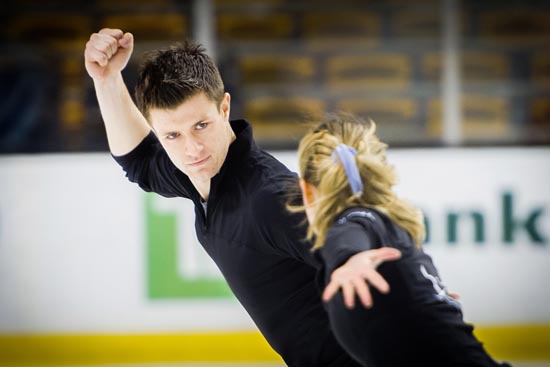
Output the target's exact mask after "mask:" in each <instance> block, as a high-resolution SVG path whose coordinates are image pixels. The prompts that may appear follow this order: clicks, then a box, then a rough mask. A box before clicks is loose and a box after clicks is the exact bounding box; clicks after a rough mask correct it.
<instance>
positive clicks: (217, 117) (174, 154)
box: [149, 93, 234, 186]
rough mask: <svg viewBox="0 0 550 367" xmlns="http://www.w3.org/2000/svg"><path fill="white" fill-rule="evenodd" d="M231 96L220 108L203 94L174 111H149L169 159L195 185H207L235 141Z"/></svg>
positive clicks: (227, 96) (225, 96) (225, 99)
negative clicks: (230, 111) (231, 116)
mask: <svg viewBox="0 0 550 367" xmlns="http://www.w3.org/2000/svg"><path fill="white" fill-rule="evenodd" d="M229 106H230V96H229V94H228V93H225V95H224V98H223V100H222V102H221V105H220V108H219V109H218V106H217V105H216V103H215V102H213V101H211V100H210V99H208V97H207V96H206V95H205V94H204V93H199V94H196V95H194V96H193V97H191V98H189V99H188V100H187V101H186V102H184V103H182V104H181V105H179V106H178V107H177V108H175V109H151V111H150V114H149V116H150V120H151V125H152V127H153V129H154V130H155V132H156V134H157V137H158V139H159V141H160V143H161V144H162V146H163V147H164V149H165V150H166V152H167V153H168V156H169V157H170V160H171V161H172V162H173V163H174V164H175V165H176V167H177V168H179V169H180V170H181V171H182V172H183V173H185V174H186V175H187V176H188V177H189V179H190V180H191V182H192V183H193V184H194V185H195V186H196V185H197V184H198V185H204V184H205V183H209V182H210V179H211V178H212V177H214V176H215V175H216V174H217V173H218V172H219V170H220V168H221V166H222V165H223V162H224V161H225V157H226V156H227V151H228V149H229V145H230V144H231V142H232V141H233V139H234V134H233V130H232V129H231V126H230V124H229Z"/></svg>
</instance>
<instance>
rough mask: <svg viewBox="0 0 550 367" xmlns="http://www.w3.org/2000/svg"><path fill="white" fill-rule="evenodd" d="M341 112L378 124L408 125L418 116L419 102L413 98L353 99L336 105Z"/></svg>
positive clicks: (341, 101)
mask: <svg viewBox="0 0 550 367" xmlns="http://www.w3.org/2000/svg"><path fill="white" fill-rule="evenodd" d="M336 108H337V109H338V110H341V111H345V112H351V113H353V114H356V115H358V116H361V117H362V118H364V119H367V118H370V119H372V120H374V122H375V123H377V124H407V123H410V122H411V121H412V120H414V119H415V118H416V116H417V114H418V104H417V101H416V100H414V99H411V98H380V97H377V98H351V99H343V100H340V101H338V102H337V103H336Z"/></svg>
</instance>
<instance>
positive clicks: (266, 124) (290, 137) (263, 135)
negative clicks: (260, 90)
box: [245, 96, 325, 142]
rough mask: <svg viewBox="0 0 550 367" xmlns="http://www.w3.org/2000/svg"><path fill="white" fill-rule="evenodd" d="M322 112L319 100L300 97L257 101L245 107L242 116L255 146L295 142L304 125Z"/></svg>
mask: <svg viewBox="0 0 550 367" xmlns="http://www.w3.org/2000/svg"><path fill="white" fill-rule="evenodd" d="M324 111H325V103H324V102H323V101H322V100H319V99H316V98H309V97H300V96H296V97H260V98H255V99H252V100H250V101H248V102H247V103H246V105H245V116H246V117H247V119H249V120H250V122H251V124H252V126H253V128H254V136H255V137H256V139H257V140H258V141H259V142H289V141H297V140H298V139H299V138H300V137H301V136H302V135H303V134H304V133H305V132H306V131H307V129H308V126H307V124H305V123H304V122H305V121H308V120H310V119H314V118H318V117H320V116H321V115H322V113H324Z"/></svg>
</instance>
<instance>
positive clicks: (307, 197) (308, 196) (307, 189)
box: [300, 178, 315, 206]
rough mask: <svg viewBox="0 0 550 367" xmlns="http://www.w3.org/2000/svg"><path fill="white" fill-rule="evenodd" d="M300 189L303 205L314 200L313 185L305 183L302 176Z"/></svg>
mask: <svg viewBox="0 0 550 367" xmlns="http://www.w3.org/2000/svg"><path fill="white" fill-rule="evenodd" d="M300 190H302V198H303V200H304V205H305V206H308V205H310V204H311V203H313V202H314V201H315V192H314V191H315V189H314V187H313V186H312V185H311V184H309V183H307V182H306V180H304V179H303V178H301V179H300Z"/></svg>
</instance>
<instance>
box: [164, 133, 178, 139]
mask: <svg viewBox="0 0 550 367" xmlns="http://www.w3.org/2000/svg"><path fill="white" fill-rule="evenodd" d="M179 135H180V134H178V133H171V134H168V135H166V139H175V138H177V137H178V136H179Z"/></svg>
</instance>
